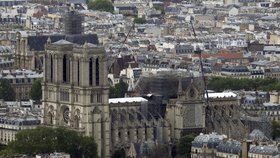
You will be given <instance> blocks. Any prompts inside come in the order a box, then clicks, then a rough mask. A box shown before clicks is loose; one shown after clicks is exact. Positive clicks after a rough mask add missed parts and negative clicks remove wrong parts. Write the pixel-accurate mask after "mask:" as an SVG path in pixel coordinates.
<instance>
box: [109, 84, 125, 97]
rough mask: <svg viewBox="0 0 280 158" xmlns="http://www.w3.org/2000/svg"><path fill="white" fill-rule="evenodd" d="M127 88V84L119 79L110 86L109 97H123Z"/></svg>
mask: <svg viewBox="0 0 280 158" xmlns="http://www.w3.org/2000/svg"><path fill="white" fill-rule="evenodd" d="M127 88H128V84H127V83H125V82H124V81H123V80H122V79H121V80H120V82H119V83H117V84H116V85H115V87H111V88H110V90H109V91H110V93H109V98H123V97H124V96H125V93H126V92H127Z"/></svg>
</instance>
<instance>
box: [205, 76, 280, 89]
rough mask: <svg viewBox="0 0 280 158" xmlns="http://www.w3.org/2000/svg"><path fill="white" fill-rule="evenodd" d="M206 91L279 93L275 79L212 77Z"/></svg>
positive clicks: (278, 85) (277, 82) (278, 84)
mask: <svg viewBox="0 0 280 158" xmlns="http://www.w3.org/2000/svg"><path fill="white" fill-rule="evenodd" d="M208 89H211V90H215V91H224V90H226V89H231V90H240V89H245V90H264V91H272V90H277V91H280V81H278V80H277V79H275V78H265V79H248V78H246V79H245V78H244V79H237V78H230V77H213V78H211V79H210V80H209V82H208Z"/></svg>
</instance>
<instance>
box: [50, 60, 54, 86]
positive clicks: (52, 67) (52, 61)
mask: <svg viewBox="0 0 280 158" xmlns="http://www.w3.org/2000/svg"><path fill="white" fill-rule="evenodd" d="M50 66H51V70H50V71H51V82H52V81H53V58H52V55H51V65H50Z"/></svg>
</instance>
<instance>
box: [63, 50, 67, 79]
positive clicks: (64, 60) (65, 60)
mask: <svg viewBox="0 0 280 158" xmlns="http://www.w3.org/2000/svg"><path fill="white" fill-rule="evenodd" d="M62 71H63V82H67V58H66V55H63V69H62Z"/></svg>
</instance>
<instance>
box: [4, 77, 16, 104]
mask: <svg viewBox="0 0 280 158" xmlns="http://www.w3.org/2000/svg"><path fill="white" fill-rule="evenodd" d="M0 99H4V100H5V101H15V99H16V98H15V91H14V89H13V88H12V86H11V84H10V82H9V81H8V80H6V79H0Z"/></svg>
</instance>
